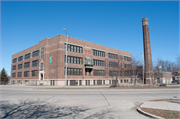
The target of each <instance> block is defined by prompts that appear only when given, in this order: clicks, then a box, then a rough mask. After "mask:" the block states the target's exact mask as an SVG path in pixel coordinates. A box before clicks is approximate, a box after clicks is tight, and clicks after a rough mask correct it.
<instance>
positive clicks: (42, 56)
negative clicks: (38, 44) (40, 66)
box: [41, 47, 44, 59]
mask: <svg viewBox="0 0 180 119" xmlns="http://www.w3.org/2000/svg"><path fill="white" fill-rule="evenodd" d="M43 58H44V47H42V48H41V59H43Z"/></svg>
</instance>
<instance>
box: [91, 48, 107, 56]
mask: <svg viewBox="0 0 180 119" xmlns="http://www.w3.org/2000/svg"><path fill="white" fill-rule="evenodd" d="M93 55H94V56H99V57H105V52H104V51H100V50H94V49H93Z"/></svg>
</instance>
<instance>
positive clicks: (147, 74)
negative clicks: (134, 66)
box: [142, 17, 153, 84]
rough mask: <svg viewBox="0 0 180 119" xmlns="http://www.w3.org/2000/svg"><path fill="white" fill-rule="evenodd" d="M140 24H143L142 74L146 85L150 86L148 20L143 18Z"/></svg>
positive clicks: (151, 74)
mask: <svg viewBox="0 0 180 119" xmlns="http://www.w3.org/2000/svg"><path fill="white" fill-rule="evenodd" d="M142 24H143V44H144V61H145V72H144V74H145V75H144V76H145V77H144V78H145V83H146V84H152V79H153V66H152V55H151V44H150V36H149V24H148V18H146V17H145V18H143V19H142Z"/></svg>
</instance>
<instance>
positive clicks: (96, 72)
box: [93, 70, 105, 76]
mask: <svg viewBox="0 0 180 119" xmlns="http://www.w3.org/2000/svg"><path fill="white" fill-rule="evenodd" d="M93 76H105V71H104V70H93Z"/></svg>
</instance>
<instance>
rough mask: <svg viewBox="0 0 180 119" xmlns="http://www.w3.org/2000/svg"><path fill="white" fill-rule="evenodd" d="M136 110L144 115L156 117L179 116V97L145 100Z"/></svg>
mask: <svg viewBox="0 0 180 119" xmlns="http://www.w3.org/2000/svg"><path fill="white" fill-rule="evenodd" d="M144 109H145V110H144ZM138 111H139V112H140V113H142V114H144V115H146V116H149V117H152V118H156V119H164V118H168V119H169V118H179V117H180V99H162V100H158V101H157V100H153V101H146V102H144V103H143V104H142V105H141V106H140V108H138ZM162 117H163V118H162Z"/></svg>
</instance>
